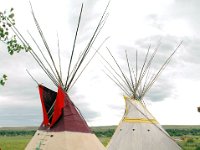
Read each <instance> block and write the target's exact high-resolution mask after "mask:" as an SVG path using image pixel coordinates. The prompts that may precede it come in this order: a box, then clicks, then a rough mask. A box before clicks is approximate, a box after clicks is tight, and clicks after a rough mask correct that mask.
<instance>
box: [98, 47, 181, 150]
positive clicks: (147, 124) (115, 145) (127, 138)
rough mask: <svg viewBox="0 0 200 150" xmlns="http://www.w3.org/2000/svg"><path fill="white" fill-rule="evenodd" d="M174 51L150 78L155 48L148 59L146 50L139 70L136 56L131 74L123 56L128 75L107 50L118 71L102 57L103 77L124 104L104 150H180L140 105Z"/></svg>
mask: <svg viewBox="0 0 200 150" xmlns="http://www.w3.org/2000/svg"><path fill="white" fill-rule="evenodd" d="M179 46H180V45H179ZM179 46H178V47H179ZM178 47H177V48H178ZM177 48H176V49H175V50H174V51H173V53H172V54H171V55H170V56H169V57H168V58H167V60H166V61H165V62H164V63H163V65H162V66H161V67H160V69H158V70H157V72H156V73H155V74H153V75H150V73H149V72H150V67H151V64H152V62H153V60H154V57H155V55H156V53H157V48H156V49H155V50H154V51H153V53H152V54H151V55H150V47H149V49H148V51H147V54H146V56H145V58H144V64H143V65H142V67H141V69H139V68H138V56H137V52H136V62H135V63H136V65H135V70H134V69H133V66H131V64H130V62H129V59H128V55H127V52H126V53H125V54H126V62H127V70H128V72H129V73H128V75H127V73H125V71H123V70H122V68H121V67H120V65H119V64H118V62H117V61H116V59H115V58H114V56H113V55H112V54H111V52H110V51H109V49H108V52H109V53H110V56H111V57H112V59H113V60H114V62H115V65H116V67H117V68H118V71H117V69H114V65H111V64H110V62H108V61H106V60H105V59H104V58H103V57H102V58H103V59H104V60H105V63H107V65H106V66H107V67H106V69H107V72H109V73H106V74H107V75H108V76H109V77H110V79H112V80H113V81H114V82H115V83H116V84H117V85H118V86H119V87H120V88H121V89H122V90H123V91H124V93H125V94H126V95H127V96H125V97H124V98H125V104H126V107H125V113H124V116H123V118H122V120H121V122H120V123H119V125H118V127H117V129H116V131H115V133H114V135H113V136H112V138H111V140H110V142H109V144H108V146H107V149H108V150H180V149H181V147H180V146H179V145H178V144H177V143H176V142H175V141H174V140H173V139H172V137H170V136H169V134H168V133H167V132H166V131H165V130H164V129H163V128H162V126H161V125H160V124H159V123H158V121H157V120H156V119H155V118H154V117H153V116H152V115H151V113H150V112H149V111H148V110H147V108H146V107H145V104H144V101H143V97H144V96H145V94H146V93H147V91H148V90H149V89H150V88H151V86H152V85H153V83H154V82H155V81H156V79H157V78H158V76H159V75H160V73H161V72H162V71H163V69H164V68H165V67H166V65H167V64H168V63H169V61H170V60H171V58H172V56H173V55H174V53H175V52H176V50H177ZM100 56H101V55H100ZM163 90H164V89H163Z"/></svg>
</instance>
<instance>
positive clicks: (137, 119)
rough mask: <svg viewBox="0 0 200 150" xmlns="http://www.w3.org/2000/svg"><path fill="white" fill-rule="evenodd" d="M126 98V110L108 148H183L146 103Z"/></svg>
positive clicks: (149, 149) (150, 149) (119, 149)
mask: <svg viewBox="0 0 200 150" xmlns="http://www.w3.org/2000/svg"><path fill="white" fill-rule="evenodd" d="M125 99H126V100H125V101H126V112H125V114H124V116H123V119H122V120H121V122H120V123H119V126H118V127H117V129H116V131H115V133H114V135H113V137H112V139H111V141H110V143H109V145H108V150H180V149H181V148H180V147H179V146H178V145H177V144H176V143H175V141H174V140H173V139H172V138H171V137H170V136H169V135H168V133H167V132H165V130H164V129H163V128H162V127H161V126H160V125H159V123H158V122H157V120H156V119H155V118H154V117H153V116H152V115H151V113H150V112H149V111H148V110H147V108H146V107H145V105H143V104H142V103H141V102H140V101H138V100H135V99H133V98H125Z"/></svg>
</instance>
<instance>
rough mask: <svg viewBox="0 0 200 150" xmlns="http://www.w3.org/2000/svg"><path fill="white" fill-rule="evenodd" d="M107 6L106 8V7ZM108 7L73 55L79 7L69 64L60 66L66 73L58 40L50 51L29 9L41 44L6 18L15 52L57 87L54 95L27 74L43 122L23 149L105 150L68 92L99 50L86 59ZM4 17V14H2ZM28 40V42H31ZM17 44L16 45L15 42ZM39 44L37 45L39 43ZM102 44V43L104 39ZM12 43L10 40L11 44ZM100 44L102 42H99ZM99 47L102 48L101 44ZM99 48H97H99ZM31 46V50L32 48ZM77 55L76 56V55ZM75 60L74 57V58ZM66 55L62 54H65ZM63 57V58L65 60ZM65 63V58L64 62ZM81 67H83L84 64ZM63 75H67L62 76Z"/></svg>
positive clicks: (78, 22) (78, 25)
mask: <svg viewBox="0 0 200 150" xmlns="http://www.w3.org/2000/svg"><path fill="white" fill-rule="evenodd" d="M107 7H108V6H107ZM107 7H106V9H105V11H104V12H103V15H102V16H101V17H100V20H99V22H98V23H97V26H96V28H95V30H94V32H93V34H92V35H91V38H90V39H88V43H87V44H86V46H85V47H82V49H81V47H79V49H81V50H80V51H79V53H78V54H77V53H76V49H77V48H76V41H77V39H78V33H79V28H80V26H81V25H80V23H81V18H82V11H83V4H82V6H81V10H80V15H79V17H78V18H77V20H78V21H77V27H76V32H75V36H74V41H73V43H72V50H71V54H70V55H69V59H68V60H69V61H68V62H69V63H68V64H67V65H63V66H64V67H63V68H66V69H65V70H62V69H63V68H62V64H63V63H61V62H62V61H61V52H60V45H59V39H58V40H57V45H58V51H56V52H55V51H54V52H53V51H52V50H51V48H50V46H49V45H48V42H47V41H46V39H45V36H44V33H43V31H42V29H41V27H40V25H39V23H38V21H37V19H36V17H35V13H34V11H33V9H32V6H31V9H32V11H31V13H32V16H33V20H34V22H35V25H36V27H37V30H38V34H39V36H40V38H41V41H42V43H43V45H42V46H41V45H39V44H38V42H37V40H36V39H35V38H34V37H33V36H32V35H31V33H30V32H28V35H29V36H30V38H31V41H27V38H25V36H24V35H23V34H21V33H20V31H19V29H18V28H17V27H16V26H15V23H13V22H12V20H10V19H9V17H7V16H5V20H6V21H7V23H8V24H9V27H8V28H9V29H11V30H12V31H13V33H14V34H15V35H14V38H15V39H16V40H14V42H16V43H14V44H15V45H14V48H15V49H17V50H22V49H24V50H26V51H27V52H29V53H30V54H31V56H32V57H33V58H34V59H35V61H36V62H37V63H38V65H39V66H40V67H41V69H42V70H43V71H44V73H45V74H46V75H47V76H48V78H49V79H50V80H51V82H52V83H53V84H54V85H55V86H56V87H57V88H58V91H57V92H54V91H52V90H50V89H48V88H46V87H44V86H42V85H41V84H39V83H38V81H37V80H36V79H35V78H34V77H33V76H32V75H31V74H30V72H29V71H28V70H27V72H28V73H29V75H30V76H31V77H32V79H33V80H34V81H35V82H36V83H37V85H38V87H39V93H40V99H41V103H42V109H43V122H42V124H41V126H40V127H39V129H38V130H37V132H36V133H35V135H34V136H33V138H32V139H31V141H30V142H29V144H28V145H27V147H26V150H104V149H105V148H104V146H103V145H102V144H101V142H100V141H99V140H98V139H97V137H96V136H95V135H94V134H92V133H91V131H90V129H89V127H88V125H87V123H86V122H85V120H84V118H83V117H82V115H81V113H80V111H79V110H78V108H77V107H76V106H75V105H74V104H73V102H72V101H71V100H70V98H69V96H68V93H69V91H70V90H71V89H72V87H73V86H74V84H75V83H76V81H77V80H78V79H79V77H80V76H81V75H82V73H83V71H84V70H85V68H86V67H87V66H88V64H89V63H90V62H91V60H92V59H93V57H94V56H95V54H96V53H97V52H98V50H99V48H100V47H99V48H97V49H95V50H96V51H95V52H93V54H92V55H90V58H88V59H87V61H86V57H87V56H88V54H89V53H90V50H91V47H92V45H93V43H94V42H95V40H96V38H97V37H98V35H99V33H100V31H101V29H102V28H103V26H104V24H105V20H106V18H107V16H108V13H107ZM2 15H3V14H2ZM30 38H28V39H30ZM18 41H19V42H18ZM41 41H40V43H41ZM104 41H105V40H104ZM12 42H13V41H11V43H12ZM7 43H8V49H10V45H9V43H10V42H7ZM102 44H103V43H102ZM102 44H101V45H102ZM101 45H100V46H101ZM33 47H34V48H33ZM55 53H56V54H58V55H56V56H58V59H57V62H56V61H55V60H56V59H55V58H54V57H53V56H55ZM75 54H76V55H75ZM74 55H75V56H77V57H75V56H74ZM62 56H63V55H62ZM64 56H65V55H64ZM64 56H63V57H64ZM66 60H67V59H66ZM83 64H84V65H83ZM63 72H66V75H65V76H64V75H63Z"/></svg>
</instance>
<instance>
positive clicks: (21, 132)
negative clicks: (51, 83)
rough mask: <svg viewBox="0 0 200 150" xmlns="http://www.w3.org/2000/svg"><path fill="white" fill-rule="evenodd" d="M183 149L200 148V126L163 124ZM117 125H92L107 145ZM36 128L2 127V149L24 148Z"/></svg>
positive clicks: (193, 149)
mask: <svg viewBox="0 0 200 150" xmlns="http://www.w3.org/2000/svg"><path fill="white" fill-rule="evenodd" d="M163 127H164V128H165V129H166V130H167V132H168V133H169V134H170V135H172V136H173V135H176V136H173V138H174V139H176V140H177V143H178V144H179V145H180V146H181V147H182V148H183V150H200V126H163ZM115 128H116V126H106V127H92V130H93V132H94V133H95V134H96V135H97V137H98V138H99V139H100V141H101V142H102V143H103V145H105V146H106V145H107V144H108V142H109V140H110V138H111V136H112V134H113V132H114V130H115ZM35 130H36V128H35V127H27V128H0V150H23V149H24V148H25V147H26V145H27V143H28V142H29V141H30V139H31V138H32V135H33V134H34V132H35Z"/></svg>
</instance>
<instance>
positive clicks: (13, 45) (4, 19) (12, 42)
mask: <svg viewBox="0 0 200 150" xmlns="http://www.w3.org/2000/svg"><path fill="white" fill-rule="evenodd" d="M14 17H15V15H14V9H13V8H11V9H10V10H9V11H4V12H1V11H0V41H1V42H3V43H4V44H6V45H7V49H8V53H9V54H10V55H13V54H14V53H15V52H17V53H19V52H20V51H21V50H25V51H28V49H29V48H27V47H26V46H25V45H23V44H20V43H19V42H18V41H17V38H16V35H15V33H13V32H12V31H13V30H12V28H13V27H14V25H15V18H14ZM10 29H11V30H10ZM12 33H13V34H12ZM6 80H7V75H5V74H4V75H3V76H2V77H1V78H0V85H4V84H5V81H6Z"/></svg>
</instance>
